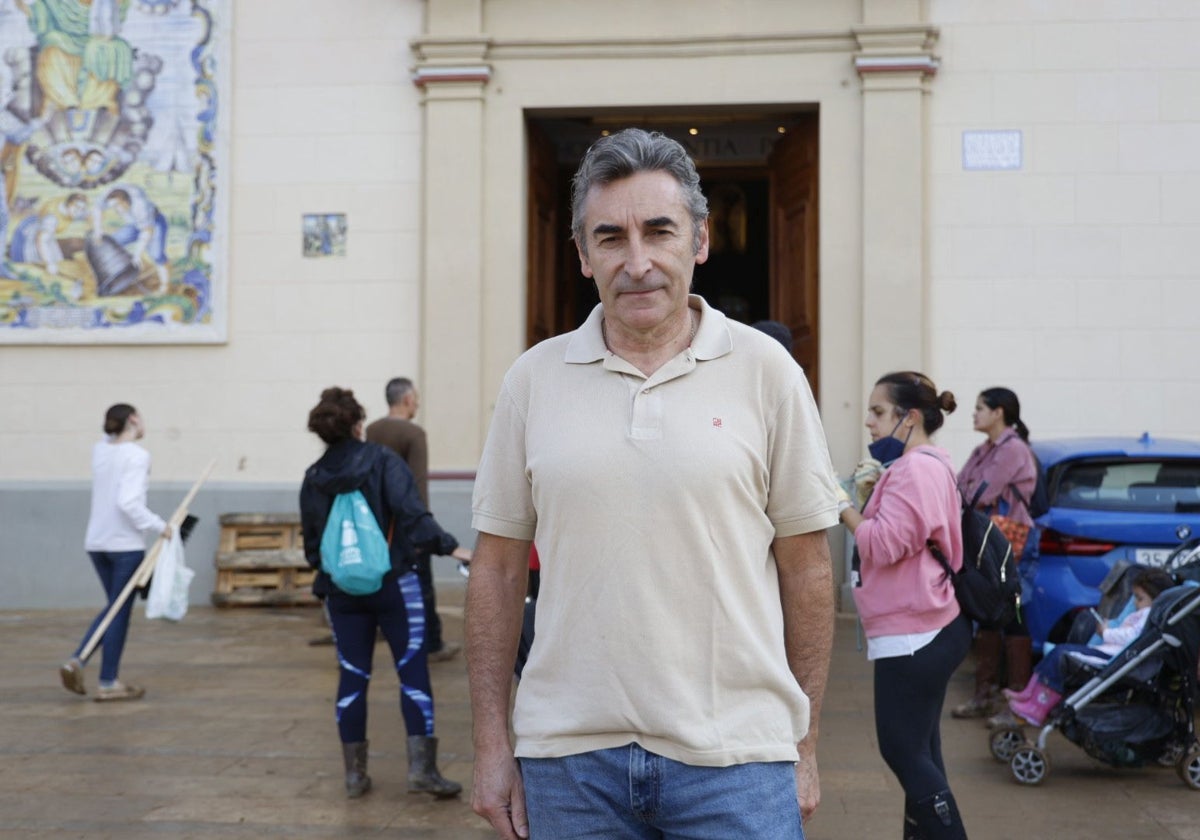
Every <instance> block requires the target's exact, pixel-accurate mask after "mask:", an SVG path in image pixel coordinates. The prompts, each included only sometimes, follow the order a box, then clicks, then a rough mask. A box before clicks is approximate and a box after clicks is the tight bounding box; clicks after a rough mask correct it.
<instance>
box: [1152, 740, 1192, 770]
mask: <svg viewBox="0 0 1200 840" xmlns="http://www.w3.org/2000/svg"><path fill="white" fill-rule="evenodd" d="M1185 753H1187V747H1185V746H1184V745H1183V744H1180V743H1179V742H1175V743H1172V744H1168V745H1167V748H1166V749H1165V750H1163V754H1162V755H1160V756H1159V757H1158V758H1157V759H1156V760H1155V761H1156V763H1157V764H1158V766H1159V767H1174V766H1176V765H1177V764H1179V759H1181V758H1183V756H1184V754H1185Z"/></svg>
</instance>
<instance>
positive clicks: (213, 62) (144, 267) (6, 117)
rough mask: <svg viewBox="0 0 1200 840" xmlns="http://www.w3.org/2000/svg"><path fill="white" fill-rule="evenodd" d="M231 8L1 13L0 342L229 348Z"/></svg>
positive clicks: (11, 1) (167, 0)
mask: <svg viewBox="0 0 1200 840" xmlns="http://www.w3.org/2000/svg"><path fill="white" fill-rule="evenodd" d="M227 8H228V7H227V5H226V4H225V2H224V0H0V140H2V142H3V146H2V148H0V170H2V171H3V175H4V180H3V185H4V200H3V201H0V242H2V243H3V248H4V251H3V258H2V259H0V342H7V343H34V342H160V341H161V342H172V343H174V342H211V341H222V340H224V336H225V317H226V312H225V303H224V299H225V291H224V275H225V273H226V272H225V267H224V264H223V260H224V256H223V252H224V250H225V247H224V241H225V239H226V237H227V231H226V222H225V219H224V218H223V215H222V214H223V212H224V211H223V208H224V205H225V201H226V195H225V193H226V192H227V191H226V190H225V189H224V188H223V187H221V182H222V177H221V175H222V167H223V166H224V154H225V150H224V148H223V143H222V142H221V141H220V138H222V137H223V134H224V126H223V125H220V124H219V123H220V122H221V120H220V119H219V117H220V115H221V108H220V98H219V94H222V93H224V90H223V88H222V85H221V84H220V82H221V81H222V78H223V77H222V74H223V73H224V72H225V71H226V67H227V64H228V63H227V61H226V59H225V55H226V53H225V52H224V51H225V50H226V48H227V40H228V22H227V15H228V11H227ZM219 187H220V188H219Z"/></svg>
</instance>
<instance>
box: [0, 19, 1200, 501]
mask: <svg viewBox="0 0 1200 840" xmlns="http://www.w3.org/2000/svg"><path fill="white" fill-rule="evenodd" d="M1008 8H1009V7H1007V6H1005V5H1004V4H995V3H990V2H986V1H985V0H929V2H924V3H923V2H918V0H905V1H904V2H901V0H887V1H886V2H885V1H884V0H867V2H859V0H854V2H851V0H845V2H833V3H821V4H813V3H794V2H789V1H788V0H761V1H760V2H758V3H752V4H737V6H736V10H735V11H731V7H730V5H729V4H727V3H722V2H716V0H709V2H697V3H692V4H688V8H687V14H686V15H685V16H684V15H680V14H678V11H679V10H678V8H676V7H675V6H674V4H645V3H638V2H632V0H629V2H624V3H616V4H607V5H602V6H597V5H596V4H581V3H562V2H557V0H489V2H486V3H484V2H482V0H427V2H425V3H417V2H408V1H407V0H396V1H395V2H379V1H378V0H347V2H346V3H344V4H341V5H340V6H339V7H338V8H337V9H336V10H331V9H330V7H329V6H328V4H327V3H320V2H317V0H288V2H284V0H255V2H254V3H238V4H236V19H235V21H234V26H233V60H234V69H233V73H232V91H231V99H232V121H231V123H230V126H231V129H232V137H231V144H230V157H229V160H228V161H227V165H228V167H229V171H230V184H229V186H230V190H231V195H232V201H231V219H230V224H231V232H232V236H231V239H230V275H229V277H230V279H229V284H228V289H229V294H230V301H231V303H230V326H229V341H228V343H227V344H225V345H221V346H195V347H172V346H155V347H144V346H137V347H45V346H39V347H12V346H6V347H4V348H2V349H0V393H2V394H3V399H2V400H0V480H34V481H36V480H40V479H64V478H65V479H80V478H83V477H85V476H86V472H87V465H86V462H87V449H88V446H89V444H90V442H91V441H92V440H93V439H94V438H95V436H96V431H97V430H96V427H97V425H98V423H99V417H100V414H101V412H102V411H103V409H104V407H105V406H106V405H108V404H109V403H111V402H113V401H116V400H128V401H131V402H134V403H135V404H137V405H138V406H139V407H141V408H142V410H143V412H144V413H145V415H146V416H147V419H148V421H149V424H150V427H151V435H150V438H149V439H148V441H147V442H148V444H150V445H151V447H152V449H153V451H154V454H155V475H156V478H163V479H167V478H171V479H181V480H185V479H187V478H189V477H190V476H192V475H194V474H195V473H196V472H198V471H199V468H200V467H201V466H202V465H203V463H205V462H206V461H207V460H208V458H210V457H217V458H218V466H217V472H216V478H217V479H218V480H229V481H247V482H252V481H292V480H295V478H296V477H297V475H298V469H299V468H300V467H302V466H303V465H304V464H306V463H307V462H308V461H310V460H311V459H312V457H313V456H314V454H315V453H316V451H317V446H316V442H315V440H314V439H312V437H311V435H309V434H308V433H306V432H305V431H304V429H303V426H304V415H305V413H306V412H307V410H308V408H309V407H310V406H311V405H312V403H313V402H314V400H315V398H316V395H317V393H318V391H319V390H320V388H321V387H323V386H325V385H327V384H332V383H335V382H338V383H343V384H347V385H350V386H352V387H354V388H355V389H356V390H357V391H358V392H359V393H360V396H361V397H362V398H363V401H364V402H365V403H366V404H367V407H368V410H369V412H370V413H371V414H377V413H379V412H381V411H382V410H383V403H382V398H381V394H380V391H381V386H382V383H383V381H384V380H386V379H387V378H388V377H389V376H392V375H395V374H402V373H403V374H412V375H415V376H416V377H417V378H418V379H419V380H420V381H421V385H422V387H423V391H424V396H425V407H424V414H423V416H424V419H425V420H426V423H427V425H428V426H429V427H430V428H431V432H432V434H434V435H435V438H434V447H433V459H434V466H435V468H439V469H468V470H469V469H471V468H473V466H474V462H475V458H476V457H477V454H478V450H479V446H480V445H481V441H482V437H483V435H484V433H485V431H486V425H487V420H488V414H489V411H490V405H491V401H492V399H493V398H494V396H495V393H496V390H497V388H498V386H499V381H500V377H501V376H502V374H503V371H504V370H505V369H506V368H507V366H508V364H509V363H510V362H511V360H512V359H513V358H514V357H515V356H516V355H517V354H518V353H519V352H520V351H521V350H522V349H523V341H524V300H523V295H524V283H525V275H524V270H525V267H524V260H525V229H524V206H525V172H524V160H525V154H524V124H523V115H524V112H525V111H526V110H527V109H556V108H570V107H579V106H581V105H582V106H589V107H596V108H601V107H621V106H628V105H634V104H640V105H647V104H664V105H672V106H678V105H689V104H691V105H696V106H697V107H700V106H708V105H715V104H748V103H772V104H797V105H800V104H811V103H816V104H818V105H819V107H820V108H821V145H822V150H821V241H820V254H821V267H820V272H821V282H822V286H821V326H822V348H821V359H822V371H821V381H822V383H823V385H822V393H821V402H822V409H823V411H824V413H825V418H826V423H827V428H828V431H829V436H830V440H831V444H832V446H833V449H834V455H835V461H836V462H837V465H838V466H839V467H840V468H841V469H847V468H848V467H849V466H851V465H852V464H853V462H854V460H856V458H857V454H858V452H859V451H860V450H861V446H862V443H863V438H862V431H861V414H862V401H863V397H864V392H865V390H866V386H867V384H868V383H869V381H870V380H871V378H872V377H873V376H875V375H878V374H879V373H881V372H882V370H883V368H884V367H885V366H891V365H912V366H921V367H925V368H927V369H928V371H929V372H930V373H932V374H933V375H934V377H935V378H936V379H938V381H939V384H941V385H943V387H948V388H952V389H953V390H955V391H956V392H957V393H958V394H959V396H960V398H961V400H962V402H963V405H964V407H963V410H962V413H960V414H957V415H955V416H954V417H953V418H951V421H950V422H949V424H948V426H947V429H946V431H945V432H944V433H943V441H944V442H945V443H946V444H947V445H948V446H950V448H951V449H952V450H953V451H954V452H955V454H956V456H958V457H959V458H961V457H962V456H964V455H965V454H966V451H967V450H968V449H969V448H970V446H971V445H973V444H974V443H975V442H977V435H975V434H974V433H973V432H971V431H970V421H969V416H968V415H969V405H970V401H971V399H972V398H973V396H974V393H975V392H976V391H977V390H978V389H979V388H981V387H984V386H986V385H990V384H996V383H1006V384H1010V385H1012V386H1013V387H1015V388H1016V389H1017V390H1018V392H1019V393H1020V394H1021V395H1022V397H1023V398H1024V401H1025V403H1026V405H1027V408H1026V413H1027V416H1028V420H1029V423H1030V425H1031V426H1032V427H1033V429H1034V431H1035V433H1037V434H1041V435H1049V434H1073V433H1079V432H1107V431H1130V432H1140V431H1141V430H1142V429H1144V428H1150V429H1153V430H1155V431H1158V432H1162V433H1167V432H1171V433H1176V434H1193V430H1192V428H1191V426H1190V425H1189V424H1190V421H1191V418H1192V417H1194V416H1196V414H1197V410H1196V409H1197V408H1198V407H1200V377H1197V376H1196V375H1195V374H1194V373H1193V372H1192V367H1193V366H1192V365H1191V362H1190V356H1193V355H1194V350H1195V346H1196V345H1195V342H1194V339H1193V337H1192V330H1191V329H1190V315H1191V313H1192V312H1194V311H1195V310H1196V308H1197V303H1200V283H1198V282H1197V278H1196V271H1197V268H1196V267H1197V263H1198V262H1200V261H1198V260H1197V259H1196V249H1195V246H1194V244H1193V243H1194V242H1196V241H1197V236H1196V234H1197V232H1198V231H1197V227H1198V226H1200V202H1198V200H1197V198H1196V196H1197V195H1198V194H1200V190H1197V187H1200V174H1197V164H1196V155H1195V153H1194V150H1195V149H1196V148H1198V147H1200V144H1198V143H1197V142H1196V141H1197V140H1198V139H1200V100H1197V95H1196V93H1195V91H1196V90H1200V84H1197V81H1200V60H1197V58H1196V57H1195V51H1194V49H1192V47H1193V45H1194V44H1195V43H1197V42H1200V40H1198V38H1197V36H1198V35H1200V32H1198V30H1197V27H1198V26H1200V24H1198V22H1197V16H1198V15H1200V9H1197V8H1196V6H1195V5H1194V4H1190V3H1186V2H1174V3H1160V4H1157V5H1155V6H1154V8H1153V9H1151V10H1150V12H1153V13H1154V15H1156V16H1149V15H1150V12H1148V11H1147V9H1146V7H1145V4H1143V3H1137V2H1128V3H1105V4H1100V5H1099V6H1097V4H1092V3H1088V2H1085V0H1063V1H1062V2H1057V3H1046V4H1037V5H1036V7H1034V6H1030V5H1029V4H1024V5H1022V6H1020V7H1019V9H1018V10H1017V11H1008ZM1014 8H1017V7H1014ZM914 23H915V24H918V26H917V30H916V31H918V33H919V32H920V28H921V25H922V24H924V25H925V26H926V28H927V29H928V28H936V29H935V30H933V29H930V31H931V32H932V37H931V41H932V43H931V44H930V45H929V46H928V47H927V48H924V49H923V50H922V49H920V48H917V47H914V43H915V42H913V40H912V38H909V40H908V41H907V42H906V43H905V44H901V46H900V47H895V45H893V46H892V47H889V46H886V45H885V46H884V47H882V49H883V50H884V51H885V52H886V51H887V49H892V50H893V52H896V50H897V49H900V50H901V51H902V50H904V49H907V50H913V49H916V51H917V52H922V51H923V52H924V53H927V54H933V55H937V56H940V57H941V59H942V61H941V67H940V69H939V71H938V73H937V74H936V76H934V77H933V78H931V79H929V78H926V79H922V78H921V74H919V73H917V74H909V75H908V76H891V77H888V79H887V80H886V81H881V77H874V78H871V79H864V78H863V77H860V75H859V74H858V73H857V72H856V70H855V66H854V57H855V55H856V54H859V53H860V52H862V51H863V50H864V49H866V47H867V46H869V44H866V42H865V41H864V40H863V36H864V33H866V34H870V32H872V31H876V30H880V29H882V30H883V31H890V30H889V27H890V28H891V29H895V30H897V31H901V30H903V28H904V27H905V26H909V25H912V24H914ZM926 34H929V33H928V32H927V33H926ZM903 40H904V39H901V41H903ZM410 44H415V45H416V47H415V52H414V51H413V50H410ZM439 63H440V64H445V65H454V64H459V65H462V64H472V63H476V64H481V65H485V66H486V67H488V68H489V71H490V74H491V76H490V79H489V80H488V81H487V82H486V83H482V84H474V85H472V84H470V83H467V84H459V85H457V86H454V85H441V86H440V87H439V89H438V90H437V91H436V92H435V91H434V90H433V88H434V87H435V86H433V85H431V86H428V87H427V88H424V89H422V88H418V87H416V86H414V85H413V83H412V79H411V76H410V71H411V70H412V69H413V68H414V67H421V66H436V65H438V64H439ZM923 89H924V90H927V91H928V93H922V92H921V91H922V90H923ZM988 128H1003V129H1016V130H1020V131H1021V132H1022V137H1023V141H1024V152H1025V161H1024V166H1023V168H1022V169H1020V170H1017V171H1014V172H964V171H963V170H962V166H961V134H962V131H963V130H964V129H988ZM426 132H431V133H432V135H433V136H435V137H436V138H437V140H438V141H439V142H438V144H437V145H435V146H434V147H432V148H430V147H429V146H428V145H427V144H425V143H424V142H423V136H424V134H425V133H426ZM442 141H445V142H442ZM914 158H915V159H914ZM343 210H344V211H345V212H347V213H348V214H349V222H350V239H349V243H350V244H349V256H348V257H347V258H345V259H344V260H342V259H337V260H304V259H302V258H301V257H300V255H299V252H300V234H299V225H300V215H301V214H302V213H304V212H306V211H325V212H336V211H343ZM463 210H466V211H467V212H466V214H465V215H460V212H461V211H463ZM431 221H432V222H433V223H432V224H431ZM447 221H449V222H450V223H449V224H446V223H445V222H447ZM897 311H900V312H902V313H903V314H904V317H903V318H897V317H894V316H895V313H896V312H897ZM889 317H891V320H889ZM981 347H982V348H983V349H981Z"/></svg>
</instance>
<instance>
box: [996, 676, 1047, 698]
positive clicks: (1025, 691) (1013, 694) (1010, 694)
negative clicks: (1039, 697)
mask: <svg viewBox="0 0 1200 840" xmlns="http://www.w3.org/2000/svg"><path fill="white" fill-rule="evenodd" d="M1039 685H1041V683H1040V682H1038V678H1037V677H1030V678H1029V682H1027V683H1025V687H1024V688H1022V689H1021V690H1020V691H1013V690H1012V689H1009V688H1006V689H1004V696H1005V698H1007V699H1008V701H1009V702H1010V703H1011V702H1012V701H1013V700H1018V701H1020V702H1022V703H1023V702H1025V701H1026V700H1032V699H1033V693H1034V692H1035V691H1037V688H1038V686H1039Z"/></svg>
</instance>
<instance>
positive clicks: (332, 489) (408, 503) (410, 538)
mask: <svg viewBox="0 0 1200 840" xmlns="http://www.w3.org/2000/svg"><path fill="white" fill-rule="evenodd" d="M352 490H361V491H362V494H363V497H364V498H365V499H366V500H367V505H368V506H370V508H371V512H372V513H374V514H375V520H376V521H377V522H378V523H379V528H380V530H382V531H383V533H384V534H385V535H387V534H389V528H391V531H390V534H391V538H390V543H391V545H390V554H391V560H392V571H391V572H389V573H388V576H387V577H385V578H384V582H385V584H386V583H387V582H388V581H389V580H392V579H394V578H395V577H396V576H398V575H401V574H404V573H405V572H407V571H408V570H409V569H411V568H412V566H413V562H414V560H415V554H414V550H420V551H427V552H429V553H431V554H443V555H445V554H450V553H451V552H452V551H454V549H456V548H458V540H456V539H454V537H453V536H451V535H450V534H447V533H446V532H445V531H443V530H442V527H441V526H440V525H438V523H437V520H435V519H434V518H433V514H432V513H430V512H429V511H428V510H427V509H426V508H425V505H424V504H423V503H422V502H421V497H420V495H418V493H417V485H416V483H415V482H414V481H413V476H412V473H411V472H410V471H409V469H408V465H407V464H405V463H404V459H403V458H401V457H400V456H399V455H397V454H396V453H394V452H392V451H391V450H388V449H385V448H384V447H382V446H380V445H379V444H377V443H363V442H362V441H359V440H354V439H347V440H343V441H339V442H337V443H335V444H334V445H333V446H331V447H329V448H328V449H326V450H325V454H324V455H322V456H321V457H320V459H318V460H317V462H316V463H315V464H313V465H312V466H311V467H309V468H308V471H307V472H305V474H304V483H303V484H301V485H300V530H301V533H302V534H303V535H304V556H305V559H307V560H308V565H310V566H312V567H313V568H314V569H316V570H317V576H316V579H315V580H314V581H313V594H314V595H317V596H319V597H324V596H326V595H328V594H329V593H330V592H334V591H336V590H337V587H336V586H334V585H333V582H332V581H331V580H330V579H329V576H328V575H327V574H325V573H324V572H323V571H321V535H322V534H324V533H325V522H326V521H327V520H328V519H329V510H330V508H332V507H333V499H334V497H335V496H337V495H338V494H339V493H349V492H350V491H352Z"/></svg>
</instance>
